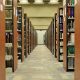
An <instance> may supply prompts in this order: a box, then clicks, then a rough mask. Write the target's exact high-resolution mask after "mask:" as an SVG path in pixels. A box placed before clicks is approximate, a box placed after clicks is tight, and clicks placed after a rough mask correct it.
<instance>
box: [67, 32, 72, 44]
mask: <svg viewBox="0 0 80 80" xmlns="http://www.w3.org/2000/svg"><path fill="white" fill-rule="evenodd" d="M67 35H68V36H67V37H68V44H69V45H70V44H71V45H73V44H74V33H68V34H67Z"/></svg>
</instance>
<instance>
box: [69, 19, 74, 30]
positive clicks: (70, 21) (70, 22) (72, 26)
mask: <svg viewBox="0 0 80 80" xmlns="http://www.w3.org/2000/svg"><path fill="white" fill-rule="evenodd" d="M68 29H74V20H69V21H68Z"/></svg>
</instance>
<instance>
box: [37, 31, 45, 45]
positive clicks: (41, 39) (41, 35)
mask: <svg viewBox="0 0 80 80" xmlns="http://www.w3.org/2000/svg"><path fill="white" fill-rule="evenodd" d="M45 32H46V30H42V31H40V30H37V40H38V41H37V42H38V45H39V44H44V34H45Z"/></svg>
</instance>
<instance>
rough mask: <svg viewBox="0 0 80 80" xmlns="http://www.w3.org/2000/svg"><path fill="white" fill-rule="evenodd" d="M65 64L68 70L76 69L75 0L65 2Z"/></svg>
mask: <svg viewBox="0 0 80 80" xmlns="http://www.w3.org/2000/svg"><path fill="white" fill-rule="evenodd" d="M63 6H64V10H63V11H64V12H63V26H64V27H63V31H64V32H63V37H64V39H63V43H64V45H63V46H64V47H63V53H64V54H63V60H64V61H63V64H64V68H65V70H66V71H74V59H75V54H74V53H75V43H74V35H75V30H74V20H75V19H74V18H75V16H74V8H75V7H74V0H68V1H67V0H66V1H64V3H63Z"/></svg>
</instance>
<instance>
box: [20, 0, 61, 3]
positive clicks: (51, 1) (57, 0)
mask: <svg viewBox="0 0 80 80" xmlns="http://www.w3.org/2000/svg"><path fill="white" fill-rule="evenodd" d="M19 1H20V3H21V4H30V3H29V1H28V0H19ZM30 1H34V3H33V4H44V2H43V0H30ZM45 1H46V0H45ZM47 1H49V4H58V2H60V1H62V0H47Z"/></svg>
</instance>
